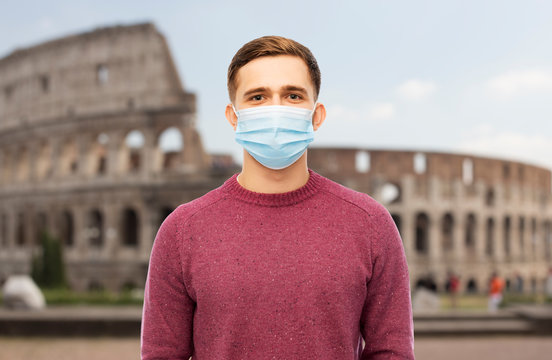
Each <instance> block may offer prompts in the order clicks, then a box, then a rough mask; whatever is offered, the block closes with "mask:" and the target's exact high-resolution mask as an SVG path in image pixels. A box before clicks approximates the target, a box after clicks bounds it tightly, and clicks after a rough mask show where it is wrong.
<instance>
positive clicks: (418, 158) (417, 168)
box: [412, 152, 427, 174]
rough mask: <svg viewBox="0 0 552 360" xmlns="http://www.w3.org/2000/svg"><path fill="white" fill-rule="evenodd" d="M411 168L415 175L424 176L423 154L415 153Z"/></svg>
mask: <svg viewBox="0 0 552 360" xmlns="http://www.w3.org/2000/svg"><path fill="white" fill-rule="evenodd" d="M412 161H413V167H414V172H416V174H425V172H426V171H427V157H426V155H425V154H424V153H420V152H419V153H416V154H414V157H413V160H412Z"/></svg>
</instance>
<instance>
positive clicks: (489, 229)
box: [485, 217, 495, 257]
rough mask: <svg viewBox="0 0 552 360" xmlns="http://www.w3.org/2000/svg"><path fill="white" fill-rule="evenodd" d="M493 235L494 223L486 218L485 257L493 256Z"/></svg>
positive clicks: (491, 219)
mask: <svg viewBox="0 0 552 360" xmlns="http://www.w3.org/2000/svg"><path fill="white" fill-rule="evenodd" d="M494 233H495V222H494V219H493V218H491V217H490V218H488V219H487V223H486V225H485V255H487V256H488V257H492V256H493V255H494Z"/></svg>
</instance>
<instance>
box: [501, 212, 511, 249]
mask: <svg viewBox="0 0 552 360" xmlns="http://www.w3.org/2000/svg"><path fill="white" fill-rule="evenodd" d="M502 226H503V235H504V255H506V257H509V256H510V255H511V249H512V234H511V229H512V221H511V220H510V216H505V217H504V222H503V223H502Z"/></svg>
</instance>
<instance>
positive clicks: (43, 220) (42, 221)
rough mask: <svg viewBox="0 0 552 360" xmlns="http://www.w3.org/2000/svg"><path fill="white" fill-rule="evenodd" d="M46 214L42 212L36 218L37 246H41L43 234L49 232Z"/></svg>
mask: <svg viewBox="0 0 552 360" xmlns="http://www.w3.org/2000/svg"><path fill="white" fill-rule="evenodd" d="M47 222H48V219H47V217H46V213H45V212H43V211H41V212H39V213H37V214H36V216H35V245H38V246H40V243H41V240H42V234H43V233H44V232H46V231H47V228H46V227H47Z"/></svg>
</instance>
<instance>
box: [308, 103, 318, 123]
mask: <svg viewBox="0 0 552 360" xmlns="http://www.w3.org/2000/svg"><path fill="white" fill-rule="evenodd" d="M316 105H318V101H317V102H315V103H314V107H313V108H312V110H311V112H310V117H311V119H312V116H313V115H314V112H315V111H316Z"/></svg>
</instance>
